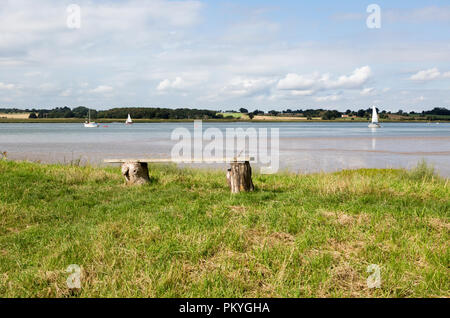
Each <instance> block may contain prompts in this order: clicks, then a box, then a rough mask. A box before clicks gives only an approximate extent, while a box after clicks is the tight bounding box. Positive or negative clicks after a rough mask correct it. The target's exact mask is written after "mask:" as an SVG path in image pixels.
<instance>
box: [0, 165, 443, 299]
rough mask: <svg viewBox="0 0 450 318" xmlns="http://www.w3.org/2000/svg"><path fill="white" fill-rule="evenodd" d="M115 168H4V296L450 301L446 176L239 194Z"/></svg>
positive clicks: (305, 179)
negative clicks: (140, 180)
mask: <svg viewBox="0 0 450 318" xmlns="http://www.w3.org/2000/svg"><path fill="white" fill-rule="evenodd" d="M119 170H120V169H119V168H118V167H110V168H94V167H89V166H88V167H78V166H70V165H68V166H64V165H44V164H36V163H26V162H12V161H6V160H0V297H97V296H98V297H279V296H282V297H341V296H342V297H449V296H450V286H449V285H450V284H449V277H450V275H449V274H450V272H449V267H450V262H449V261H450V257H449V255H450V253H449V244H448V242H449V229H450V227H449V226H450V222H449V216H450V214H449V212H450V202H449V199H450V190H449V187H448V180H446V179H442V178H439V177H436V176H434V175H433V172H432V170H431V169H430V168H428V167H426V166H425V165H423V164H422V165H421V166H419V167H418V168H417V169H415V170H414V171H405V170H377V169H363V170H355V171H342V172H339V173H333V174H311V175H296V174H288V173H281V174H277V175H270V176H268V175H258V174H256V175H255V176H254V183H255V186H256V187H257V189H256V191H255V192H253V193H241V194H238V195H232V194H230V193H229V189H228V188H227V186H226V182H225V174H224V172H223V171H207V170H193V169H178V168H176V167H175V166H164V165H153V166H150V174H151V177H152V183H151V185H148V186H141V187H127V186H125V185H124V184H123V180H122V177H121V175H120V171H119ZM70 264H78V265H80V266H81V268H82V276H81V284H82V286H81V289H79V290H77V289H69V288H68V287H67V285H66V279H67V277H68V276H69V273H67V272H66V269H67V267H68V266H69V265H70ZM370 264H377V265H379V266H380V268H381V272H380V273H381V287H380V288H373V289H370V288H368V287H367V284H366V279H367V278H368V277H369V275H371V273H368V272H367V267H368V265H370Z"/></svg>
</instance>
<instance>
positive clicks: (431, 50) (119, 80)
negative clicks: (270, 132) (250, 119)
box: [0, 0, 450, 111]
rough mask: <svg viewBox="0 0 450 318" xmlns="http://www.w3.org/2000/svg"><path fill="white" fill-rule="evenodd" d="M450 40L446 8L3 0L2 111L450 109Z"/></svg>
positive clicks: (449, 8)
mask: <svg viewBox="0 0 450 318" xmlns="http://www.w3.org/2000/svg"><path fill="white" fill-rule="evenodd" d="M72 3H75V4H77V5H79V7H80V9H81V15H80V17H81V27H80V28H79V29H70V28H68V27H67V22H66V20H67V18H68V13H67V11H66V9H67V7H68V6H69V5H70V4H72ZM372 3H374V4H377V5H379V7H380V8H381V28H379V29H369V28H368V27H367V25H366V19H367V17H368V16H369V13H367V12H366V8H367V6H368V5H369V4H372ZM449 31H450V3H449V2H448V1H411V0H409V1H367V2H365V1H351V0H348V1H315V2H313V1H267V0H266V1H261V0H259V1H256V0H252V1H249V0H247V1H242V0H240V1H237V0H236V1H229V0H227V1H225V0H223V1H213V0H210V1H200V0H190V1H167V0H130V1H117V0H116V1H112V0H109V1H107V0H102V1H87V0H86V1H84V0H83V1H81V0H80V1H77V0H71V1H56V0H55V1H50V0H40V1H30V0H29V1H24V0H14V1H12V0H9V1H8V0H1V6H0V108H3V107H27V108H32V107H42V108H51V107H56V106H70V107H73V106H78V105H85V106H89V107H92V108H96V109H104V108H110V107H117V106H119V107H120V106H158V107H171V108H175V107H201V108H210V109H218V110H219V109H223V110H225V109H238V108H240V107H246V108H248V109H251V110H253V109H262V110H270V109H286V108H291V109H297V108H305V107H312V108H319V107H321V108H329V109H340V110H345V109H347V108H351V109H358V108H367V107H369V106H370V105H373V104H375V105H377V106H378V107H379V108H381V109H386V110H398V109H403V110H408V111H410V110H416V111H421V110H424V109H429V108H431V107H435V106H444V107H450V32H449Z"/></svg>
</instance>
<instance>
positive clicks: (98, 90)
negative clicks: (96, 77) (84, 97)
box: [89, 85, 113, 94]
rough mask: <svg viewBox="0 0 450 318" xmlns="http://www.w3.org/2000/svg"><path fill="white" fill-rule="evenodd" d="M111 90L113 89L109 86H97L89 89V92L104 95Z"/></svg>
mask: <svg viewBox="0 0 450 318" xmlns="http://www.w3.org/2000/svg"><path fill="white" fill-rule="evenodd" d="M112 90H113V88H112V87H111V86H108V85H99V86H97V87H96V88H94V89H91V90H90V91H89V92H91V93H96V94H104V93H109V92H112Z"/></svg>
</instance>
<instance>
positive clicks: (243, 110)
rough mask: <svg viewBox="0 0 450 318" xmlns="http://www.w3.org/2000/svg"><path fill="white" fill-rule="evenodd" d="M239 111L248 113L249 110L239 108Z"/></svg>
mask: <svg viewBox="0 0 450 318" xmlns="http://www.w3.org/2000/svg"><path fill="white" fill-rule="evenodd" d="M239 112H241V113H243V114H247V113H248V110H247V109H245V108H239Z"/></svg>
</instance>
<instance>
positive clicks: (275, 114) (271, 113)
mask: <svg viewBox="0 0 450 318" xmlns="http://www.w3.org/2000/svg"><path fill="white" fill-rule="evenodd" d="M279 113H280V112H279V111H276V110H271V111H269V114H270V115H272V116H277V115H278V114H279Z"/></svg>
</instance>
